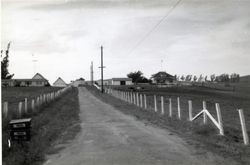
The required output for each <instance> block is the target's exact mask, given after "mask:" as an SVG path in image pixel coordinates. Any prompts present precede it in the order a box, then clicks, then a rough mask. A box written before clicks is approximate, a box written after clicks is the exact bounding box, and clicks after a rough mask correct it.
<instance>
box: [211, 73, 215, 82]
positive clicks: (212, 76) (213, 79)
mask: <svg viewBox="0 0 250 165" xmlns="http://www.w3.org/2000/svg"><path fill="white" fill-rule="evenodd" d="M215 78H216V76H215V74H212V75H211V76H210V80H211V81H212V82H214V81H215Z"/></svg>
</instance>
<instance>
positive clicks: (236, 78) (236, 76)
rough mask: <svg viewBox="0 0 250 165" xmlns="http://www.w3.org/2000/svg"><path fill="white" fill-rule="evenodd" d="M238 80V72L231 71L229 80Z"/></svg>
mask: <svg viewBox="0 0 250 165" xmlns="http://www.w3.org/2000/svg"><path fill="white" fill-rule="evenodd" d="M239 80H240V75H239V74H236V73H232V74H231V75H230V81H231V82H239Z"/></svg>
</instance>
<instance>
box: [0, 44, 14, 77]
mask: <svg viewBox="0 0 250 165" xmlns="http://www.w3.org/2000/svg"><path fill="white" fill-rule="evenodd" d="M9 49H10V42H9V43H8V46H7V50H6V51H5V57H4V58H3V60H2V61H1V69H2V73H1V79H11V78H12V77H13V76H14V74H10V73H9V71H8V66H9ZM2 52H3V50H1V56H2Z"/></svg>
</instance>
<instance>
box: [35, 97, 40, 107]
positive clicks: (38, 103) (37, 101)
mask: <svg viewBox="0 0 250 165" xmlns="http://www.w3.org/2000/svg"><path fill="white" fill-rule="evenodd" d="M36 105H37V107H39V106H40V101H39V97H37V98H36Z"/></svg>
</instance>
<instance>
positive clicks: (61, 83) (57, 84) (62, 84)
mask: <svg viewBox="0 0 250 165" xmlns="http://www.w3.org/2000/svg"><path fill="white" fill-rule="evenodd" d="M53 86H55V87H66V86H67V84H66V83H65V81H64V80H63V79H62V78H61V77H58V79H57V80H56V81H55V82H54V83H53Z"/></svg>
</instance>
